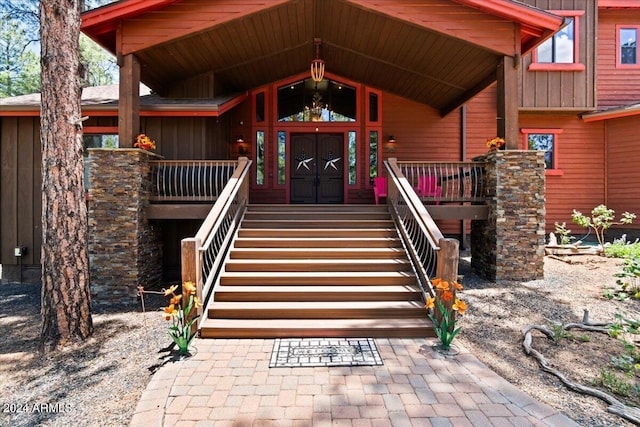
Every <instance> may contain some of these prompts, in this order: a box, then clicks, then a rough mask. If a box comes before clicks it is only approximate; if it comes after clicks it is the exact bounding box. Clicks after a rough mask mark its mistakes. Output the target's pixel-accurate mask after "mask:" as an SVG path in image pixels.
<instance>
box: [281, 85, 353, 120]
mask: <svg viewBox="0 0 640 427" xmlns="http://www.w3.org/2000/svg"><path fill="white" fill-rule="evenodd" d="M356 110H357V102H356V88H355V87H351V86H349V85H346V84H344V83H340V82H337V81H334V80H327V79H324V80H322V81H321V82H319V83H315V82H314V81H313V80H311V79H305V80H300V81H298V82H294V83H291V84H289V85H286V86H281V87H279V88H278V121H279V122H355V121H356V115H357V111H356Z"/></svg>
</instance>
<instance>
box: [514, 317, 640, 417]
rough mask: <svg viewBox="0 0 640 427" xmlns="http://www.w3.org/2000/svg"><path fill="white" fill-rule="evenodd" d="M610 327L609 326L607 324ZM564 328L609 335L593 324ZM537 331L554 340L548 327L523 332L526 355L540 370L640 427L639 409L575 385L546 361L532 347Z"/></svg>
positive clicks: (531, 327) (527, 328)
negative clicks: (602, 402) (598, 400)
mask: <svg viewBox="0 0 640 427" xmlns="http://www.w3.org/2000/svg"><path fill="white" fill-rule="evenodd" d="M588 317H589V315H588V312H586V313H585V319H587V320H588ZM598 325H600V324H598ZM606 325H608V324H606ZM602 326H604V324H602ZM562 328H563V329H564V330H567V329H583V330H586V331H592V332H602V333H608V329H607V328H605V327H599V326H594V325H593V323H592V324H588V325H585V324H581V323H569V324H567V325H563V326H562ZM534 330H537V331H540V332H542V333H543V334H544V335H545V336H546V337H547V338H548V339H553V336H554V335H553V332H552V331H551V330H550V329H549V328H547V327H546V326H543V325H529V326H527V327H525V328H524V329H523V330H522V333H523V335H524V340H523V341H522V346H523V347H524V351H525V353H527V355H529V356H533V357H534V358H535V359H536V361H537V362H538V365H540V368H541V369H542V370H543V371H544V372H547V373H549V374H552V375H555V376H556V377H557V378H558V379H559V380H560V381H562V383H563V384H564V385H565V386H566V387H568V388H569V389H571V390H573V391H576V392H578V393H582V394H586V395H589V396H594V397H597V398H598V399H600V400H602V401H604V402H606V403H607V404H608V405H609V406H608V407H607V411H608V412H610V413H612V414H615V415H618V416H619V417H622V418H624V419H626V420H628V421H631V422H632V423H634V424H636V425H640V410H639V409H638V408H633V407H630V406H627V405H625V404H624V403H622V402H621V401H619V400H618V399H616V398H615V397H613V396H611V395H610V394H608V393H606V392H604V391H602V390H598V389H596V388H593V387H587V386H584V385H582V384H578V383H575V382H573V381H569V379H568V378H567V377H565V376H564V374H562V373H561V372H560V371H558V370H557V369H555V368H552V367H551V366H550V365H549V363H548V362H547V359H545V357H544V356H543V355H542V353H540V352H539V351H537V350H536V349H534V348H533V347H532V343H533V336H532V335H531V332H532V331H534Z"/></svg>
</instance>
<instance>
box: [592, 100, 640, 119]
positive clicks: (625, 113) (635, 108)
mask: <svg viewBox="0 0 640 427" xmlns="http://www.w3.org/2000/svg"><path fill="white" fill-rule="evenodd" d="M638 115H640V104H631V105H625V106H624V107H618V108H611V109H608V110H604V111H595V112H593V113H586V114H583V115H582V116H581V117H582V121H583V122H585V123H589V122H597V121H601V120H613V119H620V118H622V117H630V116H638Z"/></svg>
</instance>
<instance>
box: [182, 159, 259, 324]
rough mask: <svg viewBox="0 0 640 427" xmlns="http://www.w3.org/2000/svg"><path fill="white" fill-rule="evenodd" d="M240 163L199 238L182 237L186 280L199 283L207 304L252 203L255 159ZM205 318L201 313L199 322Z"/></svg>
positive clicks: (200, 312)
mask: <svg viewBox="0 0 640 427" xmlns="http://www.w3.org/2000/svg"><path fill="white" fill-rule="evenodd" d="M237 164H238V167H237V168H236V169H235V171H234V172H233V174H232V175H231V177H230V178H229V180H228V183H227V185H226V186H225V187H224V189H223V190H222V191H221V192H220V195H219V197H218V199H217V200H216V202H215V204H214V205H213V208H211V211H210V212H209V215H208V216H207V218H206V219H205V220H204V222H203V223H202V226H201V227H200V229H199V230H198V232H197V233H196V235H195V237H191V238H186V239H183V240H182V281H183V282H186V281H191V282H194V283H195V284H196V296H197V297H198V299H199V300H200V301H201V302H202V303H203V304H204V307H206V304H207V302H208V300H209V297H210V295H211V292H212V291H213V287H214V284H215V282H216V280H217V278H218V275H219V273H220V269H221V267H222V265H223V263H224V259H225V257H226V255H227V250H228V248H229V246H230V244H231V243H232V242H233V235H234V233H235V231H236V229H237V228H238V225H239V224H240V220H241V219H242V215H243V214H244V211H245V210H246V207H247V203H248V202H249V169H250V167H251V160H249V159H247V158H246V157H241V158H239V159H238V162H237ZM198 314H200V315H201V314H202V308H200V309H199V311H198ZM202 320H203V317H202V316H201V317H200V320H199V321H198V324H199V323H200V322H201V321H202Z"/></svg>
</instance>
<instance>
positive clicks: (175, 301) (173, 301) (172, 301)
mask: <svg viewBox="0 0 640 427" xmlns="http://www.w3.org/2000/svg"><path fill="white" fill-rule="evenodd" d="M181 300H182V295H176V296H174V297H173V298H171V299H170V300H169V303H170V304H180V301H181Z"/></svg>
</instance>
